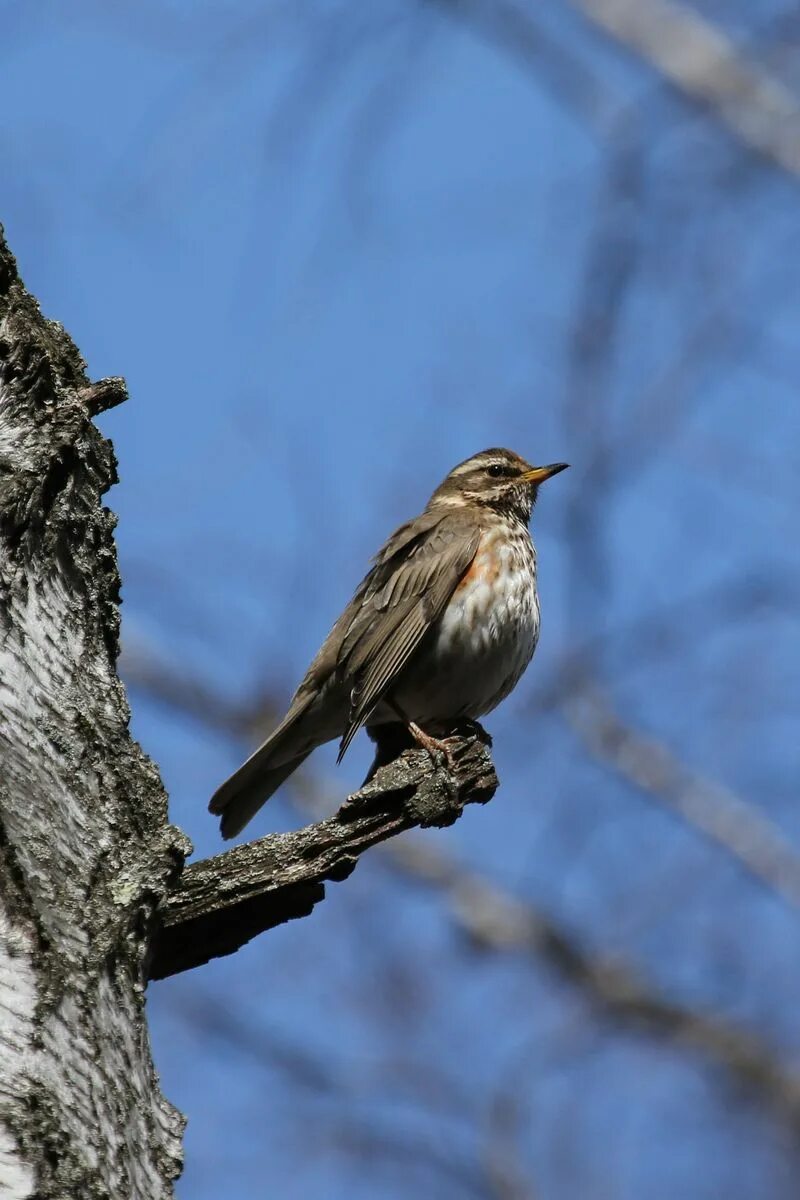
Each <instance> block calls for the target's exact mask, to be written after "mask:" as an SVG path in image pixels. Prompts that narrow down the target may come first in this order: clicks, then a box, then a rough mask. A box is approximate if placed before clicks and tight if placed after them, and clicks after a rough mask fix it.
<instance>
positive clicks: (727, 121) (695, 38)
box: [569, 0, 800, 175]
mask: <svg viewBox="0 0 800 1200" xmlns="http://www.w3.org/2000/svg"><path fill="white" fill-rule="evenodd" d="M569 3H570V5H571V6H572V7H573V8H577V9H578V11H579V12H581V13H582V14H583V15H584V16H585V17H586V19H587V20H588V21H590V22H591V23H592V24H593V25H595V26H596V27H597V28H599V29H601V30H602V31H603V33H605V34H607V35H608V36H609V37H611V38H613V40H614V41H616V42H619V43H621V44H622V45H623V46H626V47H627V48H628V49H629V50H631V51H633V53H634V54H636V55H637V56H638V57H639V58H641V59H643V60H644V61H645V62H647V63H649V64H650V66H652V67H653V68H655V70H656V71H658V73H659V74H660V75H662V76H663V77H664V78H665V79H667V80H668V82H669V83H671V84H672V85H673V86H674V87H675V88H677V89H678V91H679V92H681V93H682V94H683V95H685V96H687V97H688V98H689V99H690V100H692V101H694V102H695V103H698V104H701V105H702V106H703V107H704V108H705V109H706V110H707V111H709V112H710V113H711V115H712V116H714V117H715V118H716V119H717V120H718V121H719V122H720V123H721V124H723V125H724V126H725V127H726V128H727V129H728V131H729V132H730V133H732V134H733V136H734V137H735V138H736V140H737V141H738V142H740V143H741V144H742V145H744V146H746V147H747V148H748V149H749V150H753V151H755V152H756V153H757V154H760V155H762V156H763V157H764V158H766V159H768V160H769V161H770V162H772V163H773V164H774V165H775V166H777V167H780V168H781V169H782V170H783V171H786V172H788V173H789V174H790V175H800V120H799V119H798V118H800V103H799V102H798V97H797V96H796V95H795V94H794V93H793V92H792V91H791V90H790V89H789V88H787V87H785V86H784V85H783V84H782V83H781V82H780V81H779V80H777V79H775V78H773V77H772V76H771V75H769V74H767V72H766V71H764V70H762V69H761V68H760V67H759V66H758V65H757V64H756V63H752V62H750V61H749V60H748V59H747V57H746V55H745V52H744V51H742V50H740V49H739V48H738V47H737V46H735V45H734V43H733V42H732V41H731V40H730V38H729V37H727V35H726V34H725V32H724V31H723V30H721V29H720V28H719V27H718V26H716V25H713V24H712V23H711V22H710V21H708V20H706V19H705V18H704V17H701V16H700V14H699V13H696V12H693V11H692V9H691V8H690V7H689V6H688V5H685V4H679V3H673V2H672V0H569Z"/></svg>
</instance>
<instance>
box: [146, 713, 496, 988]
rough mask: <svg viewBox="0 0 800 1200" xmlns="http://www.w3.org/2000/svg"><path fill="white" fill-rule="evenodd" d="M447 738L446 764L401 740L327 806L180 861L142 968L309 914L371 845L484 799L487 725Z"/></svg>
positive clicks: (171, 967) (189, 962)
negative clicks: (315, 816)
mask: <svg viewBox="0 0 800 1200" xmlns="http://www.w3.org/2000/svg"><path fill="white" fill-rule="evenodd" d="M451 746H452V752H451V753H452V770H448V769H445V768H444V766H442V765H440V764H437V763H434V762H433V760H432V759H431V758H430V756H429V755H428V754H427V752H426V751H423V750H416V749H406V750H404V751H403V752H402V753H401V754H400V755H399V757H396V758H394V759H393V760H392V761H390V762H386V763H384V764H383V765H380V766H378V767H377V769H376V770H375V772H374V774H373V776H372V778H371V779H370V780H369V781H368V782H367V783H366V784H365V785H364V786H363V787H362V788H361V789H360V790H359V791H357V792H354V793H353V795H351V796H348V798H347V799H346V800H345V802H344V804H342V806H341V808H340V809H339V811H338V812H337V813H336V814H335V815H334V816H332V817H328V818H327V819H326V820H323V821H317V822H315V823H314V824H311V825H307V826H306V827H305V828H304V829H298V830H296V831H294V832H292V833H277V834H270V835H269V836H267V837H264V838H260V839H259V840H258V841H256V842H250V843H249V844H248V845H245V846H237V847H236V848H235V849H233V850H228V851H227V852H226V853H225V854H218V855H216V856H215V857H213V858H207V859H204V860H203V861H202V862H198V863H194V864H192V865H191V866H189V867H187V868H186V870H185V871H184V872H183V874H182V875H181V877H180V879H179V880H178V883H177V884H176V886H175V888H174V889H173V891H172V892H171V893H170V894H169V895H168V897H167V899H166V902H165V904H164V906H163V908H162V919H161V926H160V929H159V931H158V933H157V935H156V937H155V939H154V944H153V950H152V957H151V962H150V969H149V977H150V978H151V979H163V978H165V977H166V976H168V975H175V974H177V973H178V972H180V971H188V970H189V969H190V968H192V967H197V966H200V965H201V964H203V963H205V962H208V961H209V959H211V958H217V957H219V956H220V955H225V954H232V953H233V952H234V951H235V950H238V949H239V947H240V946H242V945H244V944H245V942H249V941H250V939H251V938H253V937H255V936H256V934H259V933H262V932H263V931H264V930H267V929H272V928H273V927H274V926H275V925H280V924H282V923H283V922H284V921H290V920H292V919H293V918H295V917H304V916H307V915H308V914H309V913H310V912H311V910H312V908H313V907H314V905H315V904H317V903H318V902H319V901H320V900H322V899H323V898H324V895H325V887H324V884H325V881H326V880H336V881H338V880H341V879H345V878H346V877H347V876H348V875H349V874H350V872H351V871H352V870H353V868H354V867H355V865H356V862H357V860H358V858H359V856H360V855H361V854H363V852H364V851H365V850H367V849H369V847H370V846H374V845H375V844H376V843H377V842H382V841H385V840H386V839H387V838H391V837H394V835H395V834H398V833H403V832H404V831H405V830H407V829H411V828H413V827H414V826H420V827H422V828H427V827H429V826H444V825H452V823H453V822H454V821H456V820H457V819H458V817H460V816H461V813H462V812H463V810H464V805H465V804H475V803H477V804H485V803H486V802H487V801H488V800H490V799H491V798H492V796H493V795H494V792H495V790H496V788H497V776H496V775H495V771H494V767H493V765H492V760H491V756H490V754H489V750H488V747H487V745H486V741H485V735H484V734H483V732H482V731H472V732H470V734H469V736H459V737H458V739H457V740H454V741H453V742H452V743H451ZM384 753H385V749H384V747H382V746H379V756H382V755H383V754H384Z"/></svg>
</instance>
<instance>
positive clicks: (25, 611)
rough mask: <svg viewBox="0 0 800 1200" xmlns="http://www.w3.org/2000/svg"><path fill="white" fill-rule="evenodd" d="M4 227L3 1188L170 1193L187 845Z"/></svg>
mask: <svg viewBox="0 0 800 1200" xmlns="http://www.w3.org/2000/svg"><path fill="white" fill-rule="evenodd" d="M124 398H125V389H124V385H123V383H122V381H121V380H106V381H104V382H102V383H100V384H97V385H94V386H92V385H91V384H90V383H89V381H88V379H87V377H86V375H85V370H84V364H83V362H82V361H81V358H80V356H79V354H78V352H77V350H76V348H75V346H74V345H73V344H72V342H71V340H70V338H69V337H68V335H67V334H66V333H65V332H64V330H63V329H62V328H61V327H60V326H59V325H56V324H54V323H51V322H49V321H46V320H44V318H43V317H42V315H41V313H40V312H39V309H38V306H37V305H36V303H35V301H34V300H33V299H32V297H31V296H29V295H28V294H27V293H26V292H25V290H24V288H23V286H22V284H21V282H20V280H19V277H18V275H17V271H16V266H15V263H14V260H13V258H12V257H11V255H10V254H9V252H8V249H7V247H6V244H5V241H4V240H3V237H2V231H0V1195H2V1196H3V1197H4V1200H22V1198H23V1197H29V1196H34V1195H35V1196H36V1197H37V1198H42V1200H44V1198H46V1197H47V1198H49V1197H75V1198H77V1197H80V1198H81V1200H95V1198H99V1197H114V1200H122V1198H123V1197H124V1198H126V1200H127V1198H131V1200H133V1198H136V1200H138V1198H140V1197H142V1198H144V1197H147V1198H148V1200H150V1198H155V1197H167V1196H170V1195H171V1194H172V1181H173V1180H174V1179H175V1177H176V1176H177V1174H178V1173H179V1170H180V1166H181V1134H182V1128H183V1120H182V1118H181V1116H180V1115H179V1114H178V1113H177V1112H176V1111H175V1109H173V1107H172V1106H171V1105H170V1104H169V1103H168V1102H167V1101H166V1100H165V1099H164V1097H163V1096H162V1095H161V1092H160V1090H159V1087H158V1081H157V1079H156V1076H155V1072H154V1069H153V1063H152V1059H151V1056H150V1046H149V1041H148V1035H147V1027H146V1023H145V1013H144V969H145V956H146V952H147V948H148V943H149V938H150V931H151V927H152V924H153V920H154V916H155V913H156V910H157V908H158V905H159V904H160V902H161V900H162V898H163V896H164V894H165V892H166V890H167V887H168V885H169V882H170V879H171V877H173V876H174V875H175V874H176V873H177V872H178V871H179V870H180V867H181V864H182V861H183V855H184V853H185V851H186V849H187V845H186V842H185V840H184V838H183V837H182V835H181V834H180V833H179V832H178V831H177V830H175V829H173V828H171V827H170V826H168V825H167V823H166V797H165V795H164V791H163V788H162V786H161V782H160V780H159V777H158V772H157V771H156V770H155V768H154V766H153V764H152V763H151V762H149V761H148V759H147V758H146V757H145V755H144V754H143V753H142V751H141V750H140V748H139V746H138V745H137V744H136V743H135V742H134V741H133V740H132V739H131V736H130V734H129V732H128V718H129V711H128V705H127V702H126V699H125V694H124V692H123V689H122V686H121V684H120V683H119V680H118V679H117V675H116V669H115V663H116V657H117V633H118V625H119V618H118V611H117V604H118V592H119V576H118V574H117V564H116V555H115V550H114V543H113V536H112V535H113V529H114V516H113V514H112V513H111V512H110V511H109V510H108V509H106V508H104V507H103V506H102V505H101V497H102V495H103V493H104V492H105V491H106V490H107V489H108V488H109V486H110V485H111V484H112V483H114V482H115V478H116V475H115V461H114V455H113V452H112V449H111V445H110V443H109V442H108V441H106V440H105V439H104V438H103V437H102V436H101V435H100V433H99V432H98V430H97V429H96V428H95V426H94V425H93V423H92V417H93V416H94V415H95V414H97V413H98V412H100V411H101V410H103V409H105V408H110V407H111V406H113V405H114V404H117V403H119V402H120V401H122V400H123V399H124Z"/></svg>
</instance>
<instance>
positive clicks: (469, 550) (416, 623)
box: [337, 510, 481, 759]
mask: <svg viewBox="0 0 800 1200" xmlns="http://www.w3.org/2000/svg"><path fill="white" fill-rule="evenodd" d="M433 515H434V517H435V520H432V519H430V518H431V514H423V517H424V518H426V520H425V521H424V522H423V521H422V519H420V525H419V526H418V527H417V529H416V530H414V529H413V526H414V525H415V524H416V523H415V522H411V529H410V536H408V535H409V527H403V529H401V530H398V532H397V534H395V535H394V538H393V539H390V541H389V542H388V543H387V545H386V547H385V549H384V551H382V553H381V555H380V556H379V558H378V561H377V563H376V566H375V567H374V568H373V570H372V571H371V572H370V575H368V576H367V579H366V580H365V581H364V584H363V585H362V587H363V591H362V590H361V589H359V592H358V593H356V597H355V598H354V599H355V600H357V601H358V606H357V610H356V611H355V612H354V613H353V614H352V619H351V621H350V623H349V626H348V628H347V630H346V632H345V635H344V637H343V638H342V640H341V644H340V645H339V646H338V647H337V650H338V653H337V674H340V676H341V677H343V678H346V679H347V680H348V682H349V683H350V684H351V692H350V712H349V715H348V723H347V728H346V729H345V733H344V736H343V738H342V741H341V745H340V747H339V758H340V759H341V757H342V755H343V754H344V753H345V751H346V750H347V747H348V746H349V745H350V742H351V741H352V740H353V738H354V736H355V734H356V733H357V732H358V730H359V729H360V728H361V726H362V725H363V724H364V723H365V722H366V721H367V720H368V719H369V716H370V714H371V713H372V711H373V709H374V708H375V707H376V705H377V704H378V703H379V702H380V700H381V699H382V698H383V696H385V695H386V693H387V691H389V689H390V688H391V686H392V685H393V684H394V683H395V682H396V680H397V678H398V676H399V674H400V672H401V671H402V670H403V668H404V667H405V665H406V664H407V662H408V661H409V659H410V657H411V655H412V654H413V653H414V651H415V650H416V648H417V647H418V646H419V644H420V642H421V641H422V639H423V638H424V636H425V634H426V633H427V632H428V630H429V629H430V628H431V627H432V626H433V625H434V624H435V622H436V621H437V620H438V619H439V617H440V616H441V615H442V613H443V612H444V609H445V607H446V605H447V602H448V600H449V599H450V597H451V596H452V594H453V592H454V591H455V589H456V587H457V586H458V583H459V581H460V580H461V579H462V578H463V576H464V573H465V572H466V570H467V568H468V567H469V565H470V563H471V562H472V560H473V558H474V557H475V553H476V551H477V549H478V543H479V541H480V535H481V529H480V525H479V524H478V523H477V521H476V520H475V519H474V517H473V516H470V515H469V514H467V513H465V512H463V511H459V510H451V511H450V512H447V511H445V512H444V513H442V512H441V510H440V511H439V512H438V513H435V514H433ZM394 539H397V542H398V543H399V545H398V544H397V543H396V548H395V547H393V546H392V542H393V541H394Z"/></svg>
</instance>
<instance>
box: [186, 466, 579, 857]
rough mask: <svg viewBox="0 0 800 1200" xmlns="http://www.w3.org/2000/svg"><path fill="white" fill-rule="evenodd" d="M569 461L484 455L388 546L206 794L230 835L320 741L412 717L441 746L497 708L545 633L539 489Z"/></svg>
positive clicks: (418, 733) (430, 746)
mask: <svg viewBox="0 0 800 1200" xmlns="http://www.w3.org/2000/svg"><path fill="white" fill-rule="evenodd" d="M567 466H568V464H567V463H551V464H549V465H548V466H544V467H534V466H531V464H530V463H528V462H526V461H525V459H523V458H521V457H520V456H519V455H518V454H515V453H514V452H513V451H511V450H504V449H499V448H498V449H490V450H482V451H481V452H480V453H479V454H474V455H473V456H472V457H471V458H467V459H465V460H464V462H461V463H459V464H458V465H457V466H455V467H453V469H452V470H451V471H450V472H449V473H448V474H447V475H446V476H445V478H444V480H443V481H442V483H440V484H439V486H438V487H437V488H436V490H435V491H434V493H433V494H432V496H431V498H430V500H429V501H428V503H427V504H426V506H425V508H424V509H423V511H422V512H421V513H420V514H419V516H417V517H414V518H413V519H412V520H410V521H406V522H405V524H403V525H401V526H400V527H399V528H398V529H396V530H395V531H394V533H392V534H391V536H390V537H389V538H388V539H387V541H386V542H385V543H384V545H383V546H382V548H381V549H380V550H379V551H378V553H377V554H376V555H375V557H374V559H373V560H372V566H371V568H370V570H369V571H368V572H367V574H366V575H365V577H364V579H363V580H362V581H361V583H360V584H359V585H358V587H357V588H356V591H355V594H354V595H353V598H352V600H351V601H350V603H349V604H348V605H347V607H346V608H345V610H344V612H343V613H342V615H341V616H340V617H339V619H338V621H337V622H336V623H335V625H334V626H333V628H332V629H331V631H330V633H329V634H328V636H327V638H326V639H325V641H324V642H323V644H322V647H321V649H320V650H319V653H318V654H317V656H316V658H315V659H314V660H313V662H312V663H311V666H310V667H309V668H308V670H307V672H306V674H305V676H304V677H303V680H302V682H301V683H300V686H299V687H298V689H297V691H296V692H295V694H294V696H293V698H292V700H291V703H290V705H289V709H288V711H287V713H286V715H285V717H284V718H283V720H282V721H281V722H280V724H279V725H278V727H277V728H276V729H275V731H274V732H273V733H272V734H271V735H270V736H269V737H268V738H267V739H266V741H265V742H264V743H263V744H262V745H261V746H259V748H258V749H257V750H256V751H255V753H253V754H252V755H251V756H250V757H249V758H248V759H247V761H246V762H244V763H243V764H242V766H240V767H239V768H238V770H236V771H235V772H234V774H233V775H231V777H230V778H229V779H227V780H226V781H225V783H223V784H222V785H221V787H219V788H218V789H217V791H216V792H215V793H214V795H213V796H212V798H211V801H210V803H209V809H210V811H211V812H212V813H214V814H216V815H218V816H220V818H221V821H220V830H221V833H222V836H223V837H224V838H231V837H234V836H235V835H236V834H238V833H240V832H241V830H242V829H243V828H244V827H245V825H246V824H247V823H248V822H249V821H250V819H251V818H252V817H253V816H254V815H255V813H256V812H257V811H258V809H259V808H260V807H261V806H262V804H264V803H265V802H266V801H267V800H268V799H269V797H270V796H271V795H272V794H273V792H275V791H277V789H278V788H279V787H280V786H281V784H282V783H283V782H284V781H285V780H286V779H287V778H288V777H289V776H290V775H291V774H292V772H293V771H296V770H297V768H298V767H299V766H300V764H301V763H302V762H303V761H304V760H305V759H306V758H307V757H308V755H309V754H310V753H311V752H312V750H314V749H316V748H317V747H318V746H321V745H323V744H324V743H326V742H330V741H333V740H334V739H335V738H339V739H340V744H339V756H338V759H337V762H341V759H342V757H343V756H344V753H345V751H346V750H347V748H348V746H349V745H350V743H351V742H352V740H353V738H354V737H355V735H356V733H357V732H358V731H359V729H361V728H362V726H366V727H367V730H368V731H371V730H372V729H374V728H376V727H378V726H380V725H385V724H387V723H389V722H394V723H397V722H399V723H402V724H403V725H405V726H406V727H407V729H408V731H409V733H410V734H411V736H412V738H413V740H414V741H415V742H416V743H418V744H419V745H420V746H423V747H424V748H425V749H426V750H428V751H429V752H430V753H431V754H432V755H434V756H435V754H436V752H437V751H444V752H445V753H446V752H447V744H446V742H445V741H443V739H442V738H441V737H437V736H435V732H436V731H441V729H442V728H446V727H447V726H448V725H449V726H450V727H451V728H452V726H453V723H454V722H458V721H461V720H465V721H476V720H477V719H478V718H479V717H482V716H485V715H486V714H487V713H489V712H491V711H492V710H493V709H494V708H496V707H497V705H498V704H499V703H500V701H501V700H503V699H505V697H506V696H508V694H509V693H510V692H511V691H512V690H513V689H514V688H515V687H516V685H517V683H518V682H519V679H520V677H521V675H522V673H523V671H524V670H525V668H526V667H527V666H528V663H529V662H530V660H531V658H532V657H533V653H534V651H535V649H536V644H537V642H538V639H539V596H538V591H537V583H536V569H537V567H536V550H535V548H534V544H533V541H532V539H531V535H530V530H529V523H530V519H531V514H532V510H533V506H534V504H535V503H536V499H537V495H538V490H539V487H540V485H541V484H542V483H544V482H545V480H547V479H550V478H551V476H553V475H556V474H558V473H559V472H560V471H563V470H565V469H566V468H567Z"/></svg>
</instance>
